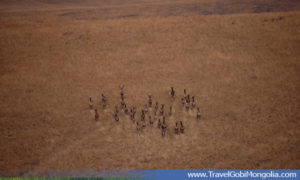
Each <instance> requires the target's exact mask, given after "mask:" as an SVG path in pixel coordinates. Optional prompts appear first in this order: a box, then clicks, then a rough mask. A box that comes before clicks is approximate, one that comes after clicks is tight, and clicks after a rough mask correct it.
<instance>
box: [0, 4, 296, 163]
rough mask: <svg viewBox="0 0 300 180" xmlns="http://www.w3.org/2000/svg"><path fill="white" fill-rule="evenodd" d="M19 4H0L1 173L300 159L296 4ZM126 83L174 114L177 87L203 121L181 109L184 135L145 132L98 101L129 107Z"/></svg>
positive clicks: (131, 97)
mask: <svg viewBox="0 0 300 180" xmlns="http://www.w3.org/2000/svg"><path fill="white" fill-rule="evenodd" d="M32 1H33V0H32ZM215 1H217V0H215ZM2 2H4V1H2ZM14 2H15V4H14V5H11V6H5V5H4V4H1V6H0V7H1V11H0V24H1V25H0V100H1V102H2V103H1V104H0V169H153V168H154V169H155V168H168V169H177V168H197V169H202V168H205V169H209V168H222V169H224V168H239V169H241V168H243V169H244V168H245V169H246V168H268V169H269V168H272V169H273V168H281V169H282V168H288V169H297V168H299V167H300V161H299V159H300V154H299V152H298V150H299V149H300V143H299V137H300V129H299V127H300V122H299V117H300V114H299V102H300V95H299V82H300V75H299V72H300V71H299V58H300V51H299V42H300V34H299V27H300V21H299V19H300V12H299V11H297V8H299V6H298V7H297V6H295V3H296V1H272V2H277V3H279V4H280V6H272V7H281V9H280V8H279V9H280V10H282V11H290V12H272V13H258V14H249V13H248V12H253V8H252V7H253V6H254V5H250V4H247V5H246V6H247V7H249V10H247V9H248V8H242V9H243V11H242V12H244V13H242V12H241V11H234V12H233V13H242V14H231V15H230V14H229V13H226V14H227V15H209V16H207V15H201V14H200V13H199V12H204V11H208V12H214V11H211V8H213V4H214V3H212V4H208V5H207V6H205V8H207V9H206V10H205V8H204V7H203V6H202V5H203V4H202V3H205V2H206V3H207V1H201V2H200V1H199V3H198V1H191V2H190V3H191V5H190V6H191V7H195V8H196V7H197V6H199V8H200V7H201V8H203V10H194V11H191V10H186V8H182V6H179V4H186V3H185V2H184V1H176V2H174V3H173V2H171V1H168V2H160V1H156V2H153V3H134V1H132V2H131V3H132V4H130V5H127V4H126V3H124V4H122V5H120V4H108V5H105V6H104V5H103V6H101V7H99V6H94V7H90V6H89V5H88V4H87V5H86V6H85V7H81V6H70V8H69V9H68V8H67V7H69V5H68V4H64V5H61V6H59V5H55V4H52V5H51V4H47V5H45V4H44V3H43V2H44V1H34V2H35V3H38V5H36V6H32V7H30V6H26V7H28V8H27V9H26V8H25V9H20V8H18V7H20V6H22V4H21V5H19V6H18V5H17V4H16V1H14ZM78 2H81V1H78ZM88 2H90V3H92V2H93V1H88ZM107 2H108V1H107ZM118 2H120V1H118ZM218 2H220V1H218ZM226 2H227V1H226ZM229 2H234V1H228V3H229ZM253 2H254V3H255V1H253ZM282 2H290V3H291V4H292V5H293V8H285V7H287V5H286V4H284V3H282ZM41 3H42V5H41ZM193 3H198V5H197V6H193V5H192V4H193ZM98 5H99V4H98ZM24 6H25V5H24ZM186 6H188V5H186ZM40 7H41V8H40ZM159 7H161V8H159ZM165 7H168V8H165ZM172 7H178V9H173V8H172ZM225 7H227V6H225ZM238 7H239V8H238V9H240V6H238ZM97 8H98V9H97ZM105 8H106V9H105ZM169 8H170V9H171V10H170V9H169ZM230 8H232V9H233V10H235V8H236V6H231V7H230ZM230 8H229V7H228V9H230ZM99 9H100V10H99ZM98 10H99V11H98ZM164 10H166V11H164ZM225 10H226V9H225ZM225 10H224V11H225ZM298 10H299V9H298ZM216 11H217V10H216ZM218 11H219V10H218ZM218 11H217V12H218ZM70 12H75V13H73V14H72V13H70ZM260 12H261V11H260ZM62 14H65V15H64V16H62ZM78 14H79V15H78ZM136 14H137V15H138V16H136ZM155 14H156V15H155ZM204 14H205V13H204ZM207 14H209V13H207ZM212 14H214V13H212ZM124 15H128V17H126V18H125V17H122V16H124ZM120 84H125V85H126V94H125V97H126V103H128V104H127V105H129V106H130V108H131V107H132V106H135V107H144V105H145V104H146V103H147V104H148V101H147V100H148V99H147V94H149V93H151V95H152V98H153V103H154V102H156V101H159V104H160V105H161V104H166V107H165V110H166V112H165V113H168V110H169V109H168V108H169V105H170V104H169V103H168V102H169V101H170V86H174V87H175V90H176V94H175V96H177V95H180V94H182V93H183V92H182V90H183V89H184V88H187V90H188V91H189V93H190V94H192V95H196V97H195V101H196V104H197V107H199V108H200V111H201V119H200V120H199V121H197V120H195V119H196V114H194V115H193V117H191V118H190V119H189V118H187V119H184V117H182V116H178V117H176V112H173V114H174V117H175V118H177V119H178V121H183V126H184V129H183V126H182V130H184V134H181V135H178V136H177V135H175V134H174V133H173V134H174V135H172V136H167V137H166V138H161V134H159V133H157V132H152V130H151V129H150V128H149V129H146V131H147V133H140V136H137V132H136V126H133V125H132V122H131V121H130V119H129V118H128V123H124V120H123V121H122V118H123V119H124V117H122V115H120V117H118V118H120V122H119V124H118V125H117V126H116V125H115V124H116V122H115V119H114V117H113V116H112V114H111V113H103V112H102V111H103V110H102V109H101V107H102V104H101V93H103V94H104V95H105V98H106V100H107V101H106V104H105V106H106V107H107V109H111V111H113V110H114V107H115V105H116V104H118V105H119V106H120V94H119V93H120V89H119V88H118V87H119V85H120ZM177 89H178V92H177ZM89 96H92V97H93V102H92V103H93V106H94V108H95V107H98V111H99V120H98V121H97V122H95V116H93V115H91V113H90V108H89V102H88V98H89ZM127 101H128V102H127ZM177 101H178V103H176V105H173V110H175V111H176V110H178V109H181V108H182V106H181V104H180V99H177ZM153 105H154V104H153ZM158 108H159V110H160V107H158ZM112 113H113V112H112ZM158 114H159V113H158ZM177 114H179V113H177ZM136 118H140V117H139V116H138V117H136ZM154 118H155V117H153V119H154ZM161 120H162V119H161ZM172 126H174V128H175V124H174V125H172ZM177 127H178V129H180V128H181V125H180V123H178V126H177ZM155 129H156V130H157V128H156V127H155ZM172 130H173V129H172ZM180 130H181V129H180ZM180 130H178V132H179V131H180Z"/></svg>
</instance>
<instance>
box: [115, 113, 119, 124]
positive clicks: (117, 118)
mask: <svg viewBox="0 0 300 180" xmlns="http://www.w3.org/2000/svg"><path fill="white" fill-rule="evenodd" d="M114 118H115V121H116V122H119V115H118V113H117V112H115V114H114Z"/></svg>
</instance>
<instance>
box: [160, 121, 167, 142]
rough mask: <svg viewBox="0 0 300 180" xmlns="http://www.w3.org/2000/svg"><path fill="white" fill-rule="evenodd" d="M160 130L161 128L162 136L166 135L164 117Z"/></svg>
mask: <svg viewBox="0 0 300 180" xmlns="http://www.w3.org/2000/svg"><path fill="white" fill-rule="evenodd" d="M161 130H162V136H163V137H164V136H165V135H166V130H167V125H166V121H165V118H164V120H163V123H162V125H161Z"/></svg>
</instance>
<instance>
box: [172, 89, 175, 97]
mask: <svg viewBox="0 0 300 180" xmlns="http://www.w3.org/2000/svg"><path fill="white" fill-rule="evenodd" d="M171 96H172V98H174V97H175V91H174V87H171Z"/></svg>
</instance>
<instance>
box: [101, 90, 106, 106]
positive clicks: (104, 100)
mask: <svg viewBox="0 0 300 180" xmlns="http://www.w3.org/2000/svg"><path fill="white" fill-rule="evenodd" d="M101 96H102V107H103V109H105V108H106V97H105V96H104V94H101Z"/></svg>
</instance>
